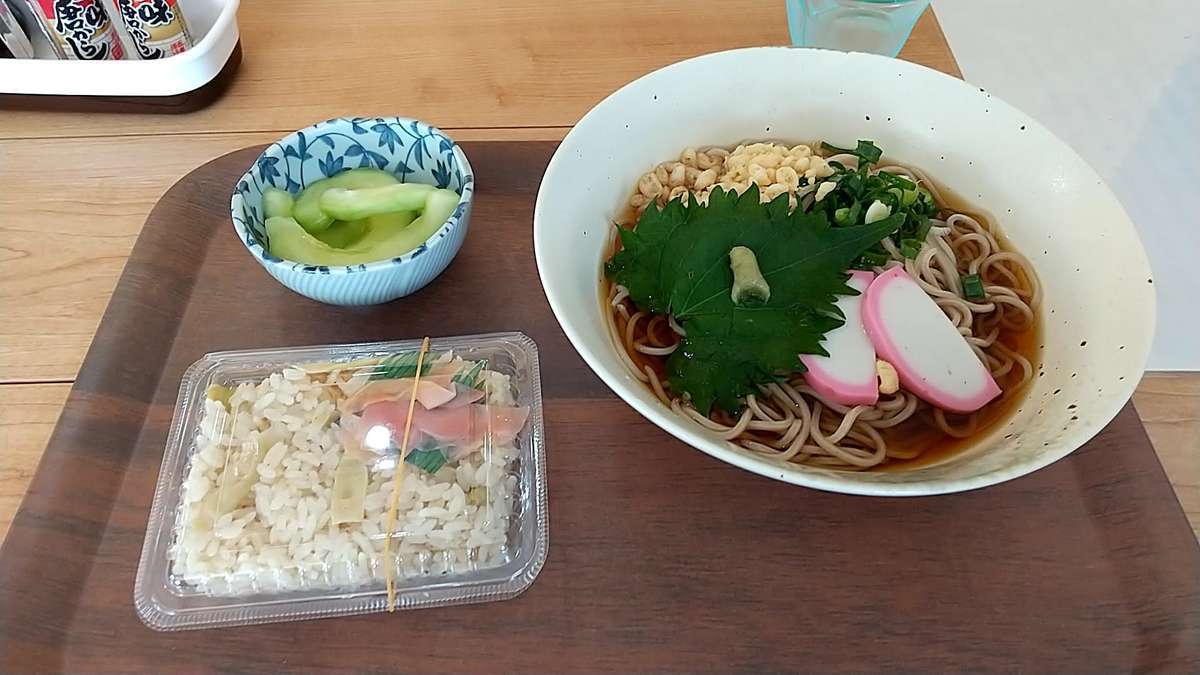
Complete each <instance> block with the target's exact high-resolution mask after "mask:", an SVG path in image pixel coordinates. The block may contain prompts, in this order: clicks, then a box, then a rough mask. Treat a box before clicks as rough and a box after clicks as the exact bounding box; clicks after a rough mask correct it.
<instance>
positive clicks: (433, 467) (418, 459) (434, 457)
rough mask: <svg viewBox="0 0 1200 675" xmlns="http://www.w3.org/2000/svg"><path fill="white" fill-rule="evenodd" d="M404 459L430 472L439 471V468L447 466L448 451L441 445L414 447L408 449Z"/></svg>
mask: <svg viewBox="0 0 1200 675" xmlns="http://www.w3.org/2000/svg"><path fill="white" fill-rule="evenodd" d="M404 461H405V462H408V463H409V464H412V465H413V466H415V467H417V468H418V469H421V470H423V471H426V472H428V473H437V470H438V469H440V468H442V467H443V466H446V462H447V461H449V460H447V459H446V453H445V452H443V451H442V449H441V448H439V447H432V448H426V449H419V448H414V449H412V450H409V451H408V454H407V455H405V456H404Z"/></svg>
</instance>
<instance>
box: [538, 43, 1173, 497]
mask: <svg viewBox="0 0 1200 675" xmlns="http://www.w3.org/2000/svg"><path fill="white" fill-rule="evenodd" d="M778 50H788V51H791V52H795V53H797V54H804V53H821V54H822V55H824V56H823V58H833V59H853V60H858V59H866V60H870V61H874V62H876V63H878V64H880V65H884V64H886V65H887V66H888V67H891V68H894V69H897V70H900V71H910V72H916V73H922V74H925V73H931V74H933V75H934V76H935V77H939V78H942V79H944V80H947V81H949V82H951V83H953V86H956V87H961V88H962V89H963V90H964V91H975V90H977V89H978V87H975V86H974V85H972V84H970V83H969V82H967V81H966V80H965V79H960V78H957V77H954V76H952V75H948V74H946V73H943V72H941V71H938V70H935V69H933V68H929V67H926V66H923V65H921V64H918V63H912V62H910V61H904V60H901V59H895V58H890V57H885V56H879V55H875V54H865V53H860V52H838V51H832V50H824V49H811V48H797V47H784V46H773V47H743V48H739V49H730V50H724V51H718V52H710V53H707V54H701V55H699V56H694V57H691V58H688V59H684V60H681V61H677V62H675V63H671V64H668V65H666V66H663V67H661V68H657V69H655V70H652V71H650V72H648V73H645V74H643V75H641V76H639V77H637V78H636V79H634V80H631V81H630V82H627V83H626V84H624V85H622V86H621V87H620V88H618V89H617V90H615V91H613V92H612V93H610V94H609V95H608V96H606V97H604V99H603V100H601V101H600V102H598V103H596V104H595V105H594V106H592V108H591V109H589V110H588V111H587V112H586V113H585V114H584V115H583V117H581V118H580V119H579V121H578V122H576V123H575V125H574V126H572V128H571V130H570V131H569V132H568V133H567V134H566V136H564V137H563V140H562V142H561V143H560V144H559V146H558V148H557V149H556V150H555V152H554V155H553V156H552V157H551V158H550V161H549V163H548V164H547V165H546V169H545V172H544V173H543V174H542V182H541V184H540V185H539V186H538V195H537V199H536V201H535V204H534V210H533V243H534V258H535V261H536V263H537V269H538V277H539V280H540V281H541V284H542V290H543V292H544V293H545V295H546V299H547V301H548V302H549V303H550V309H551V311H552V312H553V313H554V318H555V319H556V320H557V321H558V324H559V326H560V327H561V328H562V330H563V333H565V334H566V336H567V339H568V340H569V341H570V343H571V346H572V347H574V348H575V351H576V352H577V353H578V354H579V355H580V357H581V358H582V359H583V360H584V362H585V363H587V365H588V367H589V368H591V370H592V372H593V373H595V374H596V376H597V377H599V378H600V379H601V381H603V382H604V384H605V385H607V386H608V388H609V389H611V390H612V391H613V393H615V394H616V395H617V397H618V398H619V399H621V400H622V401H624V402H625V404H626V405H628V406H630V407H631V408H633V409H634V410H635V411H637V412H638V414H640V415H642V417H644V418H646V419H647V420H649V421H650V422H651V423H653V424H654V425H655V426H657V427H659V428H660V429H663V430H664V431H666V432H667V433H669V434H671V435H672V436H674V437H675V438H677V439H679V440H680V441H682V442H684V443H685V444H687V445H689V446H691V447H692V448H695V449H696V450H699V451H700V452H703V453H705V454H707V455H709V456H711V457H714V458H716V459H718V460H721V461H723V462H726V463H728V464H732V465H733V466H736V467H738V468H740V469H744V470H746V471H750V472H752V473H756V474H758V475H760V476H764V477H767V478H772V479H775V480H780V481H783V482H786V483H791V484H793V485H800V486H804V487H809V488H814V489H818V490H824V491H827V492H836V493H841V494H851V495H860V496H873V497H921V496H933V495H943V494H953V493H957V492H965V491H968V490H975V489H979V488H984V487H989V486H992V485H997V484H999V483H1004V482H1007V481H1009V480H1012V479H1015V478H1020V477H1021V476H1025V475H1028V474H1031V473H1033V472H1035V471H1038V470H1039V469H1042V468H1045V467H1047V466H1049V465H1050V464H1053V463H1054V462H1057V461H1058V460H1060V459H1062V458H1063V457H1066V456H1067V455H1069V454H1071V453H1072V452H1074V451H1075V450H1077V449H1078V448H1080V447H1082V446H1083V445H1084V444H1085V443H1087V442H1089V441H1090V440H1091V439H1093V438H1095V437H1096V435H1098V434H1099V433H1100V431H1101V430H1103V428H1104V427H1106V426H1107V425H1108V423H1109V422H1111V421H1112V420H1113V419H1114V418H1115V417H1116V416H1117V414H1118V413H1119V412H1120V411H1121V410H1122V409H1123V408H1124V407H1125V405H1126V404H1127V403H1128V401H1129V399H1130V397H1131V396H1132V395H1133V392H1134V390H1135V389H1136V388H1137V383H1138V381H1140V379H1141V375H1142V374H1144V373H1145V370H1146V363H1147V360H1148V359H1149V350H1150V343H1151V342H1152V339H1151V338H1152V337H1153V333H1154V326H1155V323H1156V315H1157V298H1156V296H1155V294H1154V293H1151V294H1150V296H1149V299H1148V301H1147V302H1148V306H1147V307H1146V311H1147V312H1148V314H1149V321H1147V322H1146V324H1145V326H1144V327H1143V329H1142V330H1143V331H1145V332H1146V336H1145V337H1146V339H1145V340H1144V342H1143V344H1144V345H1145V348H1144V350H1143V353H1142V354H1141V355H1140V357H1139V358H1138V362H1139V365H1138V367H1137V369H1136V373H1134V372H1132V371H1131V373H1130V375H1134V374H1136V375H1137V377H1126V378H1125V381H1124V382H1123V386H1122V387H1121V388H1120V389H1119V390H1117V391H1115V392H1114V395H1113V396H1111V397H1108V398H1107V400H1108V401H1109V402H1110V403H1109V404H1108V405H1107V408H1105V409H1102V410H1099V411H1098V414H1097V415H1096V416H1095V418H1094V420H1095V421H1094V422H1093V423H1092V424H1091V425H1089V427H1088V428H1085V429H1082V430H1081V432H1080V434H1079V437H1080V438H1084V440H1083V441H1081V442H1078V443H1076V442H1075V441H1066V442H1063V443H1061V444H1060V445H1057V446H1053V447H1049V448H1046V449H1045V451H1044V452H1041V453H1039V454H1037V455H1034V456H1032V457H1030V458H1028V459H1025V460H1020V461H1017V462H1014V463H1012V464H1008V465H1005V466H1002V467H999V468H996V469H992V470H990V471H986V472H983V473H980V474H977V475H974V476H970V477H966V478H955V479H946V478H928V479H918V480H913V481H908V482H895V483H888V482H878V483H876V482H865V481H858V480H855V476H856V475H857V474H855V473H854V472H838V473H836V474H835V473H834V472H832V471H828V470H820V471H817V470H805V469H803V468H801V467H799V466H780V465H778V464H776V463H772V462H771V461H770V460H769V459H767V458H760V457H752V456H750V455H747V454H743V453H741V452H738V451H736V450H734V449H732V448H731V447H730V446H729V444H728V443H726V442H719V441H716V440H714V439H712V438H709V437H707V436H705V435H702V434H701V433H700V430H699V429H698V428H695V427H693V426H691V425H690V424H685V421H686V420H685V419H684V418H683V417H682V416H679V415H676V414H674V413H669V411H667V412H664V411H662V410H660V409H658V408H657V407H655V406H652V405H650V404H649V403H647V402H645V401H643V400H641V399H640V398H638V397H636V396H633V395H631V394H629V393H628V392H629V391H630V386H629V383H628V382H626V381H624V380H623V379H622V378H621V376H620V374H619V373H614V372H609V370H608V367H607V366H606V365H602V363H601V359H600V356H599V355H598V354H596V353H594V352H593V351H592V350H590V349H588V348H587V347H586V346H585V344H584V342H583V339H582V336H581V335H580V333H579V331H577V330H576V327H575V326H574V325H572V324H571V323H569V322H568V321H566V320H564V316H565V309H566V302H565V301H564V299H563V298H562V297H561V296H560V295H559V293H558V291H557V290H556V289H555V287H554V286H553V284H551V283H549V281H548V269H547V266H546V264H545V261H546V258H547V255H548V252H547V251H545V250H544V249H543V236H544V235H543V234H542V233H543V232H544V231H545V230H546V228H548V227H550V225H548V224H547V222H546V221H547V218H548V216H547V215H546V213H545V209H546V205H545V203H544V198H545V195H546V193H545V191H544V190H543V189H542V188H543V187H544V186H545V185H546V181H547V179H548V178H549V177H551V176H553V175H555V174H556V173H557V172H558V171H560V170H561V169H560V168H559V167H560V165H562V164H564V163H565V162H567V161H569V158H568V157H567V155H568V154H569V153H570V152H571V149H572V147H573V143H572V141H573V140H574V139H575V138H576V137H577V136H578V135H580V134H581V133H583V132H581V131H580V128H581V127H582V126H583V125H584V123H585V122H587V121H588V119H589V118H591V117H593V116H595V115H598V114H599V113H598V112H597V111H598V110H599V109H601V108H602V107H604V106H605V105H606V104H608V103H609V102H610V101H611V100H613V99H615V98H617V97H618V96H621V95H622V94H623V92H625V91H626V90H628V89H630V88H632V87H634V86H636V85H638V84H639V83H641V82H642V81H644V80H647V79H649V78H653V77H660V76H662V74H663V73H667V72H670V71H672V70H675V69H680V68H684V67H686V66H688V65H690V64H693V63H696V62H704V61H709V60H717V59H726V58H737V57H739V56H744V55H749V54H755V53H766V52H776V51H778ZM992 101H993V105H999V106H1007V107H1009V108H1011V109H1012V110H1013V111H1018V109H1017V108H1016V107H1015V106H1012V105H1011V104H1008V103H1007V102H1005V101H1002V100H999V99H997V98H994V97H993V99H992ZM1021 114H1022V115H1024V117H1025V118H1026V119H1027V120H1028V122H1027V125H1028V126H1029V128H1031V129H1037V130H1039V131H1041V132H1043V133H1044V134H1046V135H1047V136H1048V137H1050V138H1051V139H1053V141H1054V142H1057V143H1058V144H1059V145H1061V146H1062V148H1063V149H1064V150H1065V151H1066V153H1067V154H1068V155H1069V156H1070V157H1072V158H1073V159H1075V160H1076V161H1078V163H1079V165H1080V166H1081V167H1083V169H1084V170H1085V171H1087V172H1089V173H1090V174H1091V175H1090V178H1094V179H1095V180H1096V181H1097V182H1098V183H1099V184H1100V185H1102V186H1103V188H1104V189H1105V191H1107V192H1109V193H1110V194H1112V189H1111V188H1110V187H1109V186H1108V184H1107V183H1106V182H1104V181H1103V179H1102V178H1101V177H1100V175H1099V174H1098V173H1096V171H1095V169H1093V168H1092V166H1091V165H1090V164H1088V163H1087V161H1086V160H1084V159H1083V157H1081V156H1080V155H1079V153H1077V152H1076V151H1075V149H1074V148H1072V147H1071V146H1070V145H1069V144H1068V143H1067V142H1066V141H1064V140H1062V139H1061V138H1059V137H1058V136H1057V135H1056V134H1054V133H1053V132H1051V131H1050V130H1049V129H1047V128H1046V127H1045V126H1044V125H1042V124H1041V123H1040V122H1038V121H1037V120H1036V119H1035V118H1033V117H1032V116H1030V115H1027V114H1025V113H1021ZM1113 203H1114V204H1115V206H1116V208H1117V209H1119V211H1120V215H1121V216H1122V217H1123V220H1124V222H1125V223H1126V224H1127V225H1128V227H1129V228H1130V230H1131V231H1132V232H1133V235H1134V237H1135V239H1136V240H1137V242H1138V244H1139V250H1140V252H1141V257H1140V260H1141V261H1142V263H1143V266H1144V267H1145V271H1146V273H1147V275H1150V276H1151V277H1152V273H1151V270H1150V265H1149V259H1148V257H1147V256H1146V253H1145V246H1144V245H1142V244H1141V238H1140V236H1138V233H1137V228H1136V227H1135V226H1134V225H1133V221H1132V220H1131V219H1130V218H1129V214H1128V213H1127V212H1126V211H1125V208H1124V206H1122V205H1121V204H1120V201H1119V200H1117V199H1116V197H1115V195H1113ZM1135 262H1136V261H1135ZM1131 264H1133V263H1132V262H1131ZM599 273H600V270H599V269H598V270H597V274H599ZM599 279H600V277H599V276H597V281H599ZM597 297H599V296H597ZM607 341H608V342H610V343H611V338H609V339H608V340H607ZM609 346H610V347H611V348H613V349H616V346H615V345H611V344H610V345H609ZM668 413H669V414H668Z"/></svg>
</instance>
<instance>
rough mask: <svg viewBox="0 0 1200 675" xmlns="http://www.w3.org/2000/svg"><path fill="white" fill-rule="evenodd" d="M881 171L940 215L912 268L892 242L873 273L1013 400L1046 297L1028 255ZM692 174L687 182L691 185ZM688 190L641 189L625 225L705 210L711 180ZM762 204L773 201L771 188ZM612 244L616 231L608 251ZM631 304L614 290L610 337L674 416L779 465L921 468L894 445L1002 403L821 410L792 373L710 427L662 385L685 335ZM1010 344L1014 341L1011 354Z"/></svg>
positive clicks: (973, 418)
mask: <svg viewBox="0 0 1200 675" xmlns="http://www.w3.org/2000/svg"><path fill="white" fill-rule="evenodd" d="M801 147H802V146H801ZM705 152H706V153H707V155H706V156H708V157H709V162H710V166H709V167H704V168H705V169H708V168H713V169H714V170H715V171H716V173H717V174H718V175H719V174H721V173H722V172H721V171H720V170H719V169H720V167H721V166H722V163H723V162H724V161H725V160H726V159H727V158H728V152H727V151H723V150H720V149H717V150H715V151H712V150H710V151H705ZM686 154H687V152H686V151H685V155H686ZM694 156H695V153H694V152H693V157H694ZM826 160H827V161H838V162H841V163H842V164H843V165H844V166H847V167H849V168H852V169H853V168H856V167H857V166H858V158H857V157H855V156H853V155H835V156H832V157H828V158H826ZM664 164H665V163H664ZM677 164H686V162H682V163H677ZM701 164H703V161H702V162H701ZM663 168H664V165H659V167H658V169H656V171H658V172H659V173H660V174H662V173H667V174H668V175H670V173H672V172H673V171H674V167H671V169H670V170H667V171H663V170H662V169H663ZM696 168H697V169H699V167H696ZM875 171H886V172H889V173H892V174H897V175H901V176H905V177H907V178H909V179H910V180H912V181H913V182H915V183H917V184H918V185H920V186H921V187H923V188H924V189H926V190H928V191H929V192H930V194H931V195H932V196H933V198H934V201H935V202H936V203H937V206H938V208H939V209H940V212H939V214H938V216H937V217H936V218H934V219H933V220H932V227H930V229H929V234H928V236H927V237H926V240H925V244H924V246H923V247H922V248H921V251H920V253H919V254H918V255H917V256H916V257H915V258H912V259H906V258H904V256H903V255H902V254H901V252H900V250H899V248H898V247H897V245H896V243H895V242H893V241H891V240H890V239H885V240H884V241H883V242H882V244H883V247H884V249H885V250H886V251H887V252H888V254H889V257H890V258H891V259H890V260H889V261H888V262H887V263H886V264H885V265H883V266H882V267H878V268H876V272H882V271H884V270H886V269H890V268H892V267H895V266H903V267H904V270H905V271H906V272H907V273H908V275H909V276H910V277H912V278H913V279H914V280H916V282H917V283H918V284H919V285H920V287H921V288H922V289H924V290H925V292H926V293H928V294H929V295H930V296H931V297H932V298H933V300H934V302H935V303H937V305H938V306H939V307H941V309H942V310H943V311H944V312H945V313H946V316H948V317H949V318H950V320H951V321H952V322H953V323H954V325H955V326H957V327H958V329H959V332H960V333H962V335H963V336H964V337H965V338H966V340H967V342H968V344H970V346H971V348H972V349H973V350H974V351H975V353H976V355H978V356H979V358H980V360H981V361H982V362H983V363H984V364H985V365H986V366H987V368H988V369H989V370H990V371H991V373H992V376H993V377H994V378H995V379H996V382H997V384H999V385H1000V387H1001V389H1002V390H1003V395H1002V398H1001V399H1000V400H1001V401H1003V400H1006V399H1009V398H1010V397H1012V396H1013V395H1014V394H1016V393H1017V392H1019V391H1021V389H1022V387H1023V385H1025V384H1026V383H1027V382H1029V381H1030V380H1031V379H1032V378H1033V377H1034V373H1033V371H1034V365H1033V363H1031V362H1030V360H1029V359H1028V358H1026V357H1025V356H1023V355H1022V354H1020V353H1018V352H1017V351H1016V350H1014V349H1013V348H1012V346H1011V344H1012V342H1011V336H1016V335H1019V334H1023V333H1026V332H1028V331H1032V330H1034V328H1035V326H1036V321H1037V309H1038V306H1039V305H1040V303H1041V294H1042V291H1041V287H1040V286H1039V284H1038V280H1037V276H1036V275H1035V273H1034V271H1033V268H1032V266H1031V265H1030V264H1029V262H1028V260H1026V259H1025V257H1024V256H1022V255H1021V254H1020V253H1017V252H1016V251H1013V250H1012V249H1010V248H1007V247H1006V246H1005V245H1004V244H1003V239H1002V237H1001V235H1000V233H999V232H998V231H997V229H996V228H995V226H994V225H993V224H992V223H991V222H990V221H989V220H987V219H981V218H976V217H974V216H971V215H969V214H966V213H960V212H957V211H955V210H953V209H951V208H950V205H949V202H948V201H947V199H946V198H945V195H943V194H942V193H941V192H940V191H939V190H938V188H937V185H936V184H935V183H933V181H931V180H930V179H929V177H928V176H926V175H925V174H924V173H922V172H921V171H920V170H918V169H915V168H913V167H909V166H905V165H901V164H895V163H893V164H890V165H885V166H880V167H877V168H876V169H875V170H873V171H872V173H874V172H875ZM648 175H650V174H648ZM695 175H696V174H690V175H689V178H694V177H695ZM693 183H694V184H693V186H683V187H681V186H678V185H675V186H673V187H669V186H668V184H667V182H666V181H662V182H661V185H660V187H661V188H662V190H661V192H662V194H661V195H655V194H647V190H645V189H640V190H639V191H636V192H635V193H634V198H633V199H631V203H630V206H631V207H633V208H634V209H636V212H627V215H626V216H625V217H624V220H625V221H626V222H623V223H620V224H621V225H623V226H626V227H629V226H631V225H632V223H633V221H635V220H636V216H637V213H638V212H640V210H641V209H643V208H645V204H647V203H648V202H649V201H652V200H654V199H655V198H656V197H657V199H658V201H659V202H660V203H662V202H663V201H665V199H664V198H669V199H675V198H678V197H680V195H687V194H691V193H693V192H695V193H696V194H697V196H698V197H700V198H701V201H702V202H703V197H704V196H705V194H706V192H705V191H704V190H702V189H695V187H696V186H699V185H700V184H701V183H709V181H706V180H705V179H704V178H701V179H700V181H699V182H695V181H693ZM640 187H642V186H640ZM814 190H815V181H813V182H812V184H809V185H807V186H804V187H799V188H798V189H795V190H794V191H792V192H791V194H792V205H793V207H795V206H796V205H797V204H798V205H800V206H802V207H807V206H808V205H809V204H811V202H812V199H813V194H812V193H813V191H814ZM764 194H765V195H766V196H767V197H773V196H775V195H773V194H771V192H770V188H769V187H768V188H767V189H766V190H764ZM775 194H779V192H778V191H777V192H776V193H775ZM615 236H616V228H614V229H613V237H614V240H613V242H612V244H611V245H612V246H615ZM610 250H612V249H611V248H610ZM967 274H978V275H979V277H980V279H981V280H982V281H983V285H984V290H985V292H986V296H987V297H986V300H984V301H980V302H973V301H970V300H967V299H965V298H964V296H963V288H962V277H963V276H964V275H967ZM628 295H629V294H628V292H627V291H626V290H625V289H624V288H623V287H621V286H619V285H616V284H610V285H609V289H608V293H607V300H606V303H607V304H606V307H607V311H606V315H607V318H608V329H609V334H610V337H611V338H612V340H613V342H614V344H615V345H616V346H617V353H618V354H619V355H620V357H621V359H622V361H623V362H624V363H625V365H626V367H628V369H629V371H630V372H631V373H632V374H633V375H634V376H635V377H637V378H638V379H639V380H641V381H642V382H644V383H646V384H647V385H648V386H649V387H650V388H651V390H653V391H654V393H655V395H656V396H657V397H658V398H659V399H660V400H661V401H662V402H663V403H664V404H665V405H668V406H670V407H671V409H672V410H674V411H675V412H676V413H678V414H680V415H684V416H687V417H689V418H690V419H692V420H694V421H695V422H696V423H698V424H700V425H701V426H703V427H705V428H707V429H709V430H711V431H713V432H714V433H716V434H718V435H719V436H720V437H721V438H724V439H726V440H727V441H729V442H731V443H735V444H737V445H740V446H742V447H744V448H747V449H749V450H752V451H755V452H758V453H762V454H764V455H767V456H770V457H774V458H777V459H779V460H784V461H788V462H796V463H800V464H807V465H812V466H821V467H829V468H837V469H845V470H862V469H870V468H872V467H878V466H880V465H883V464H885V463H888V462H895V461H899V460H911V459H915V458H916V457H918V456H919V455H920V454H921V453H922V451H923V450H924V448H925V447H927V445H926V446H922V445H920V444H913V443H900V442H896V437H898V436H900V435H911V434H913V433H914V432H916V433H920V431H921V429H925V430H926V431H932V432H933V433H934V434H935V435H938V436H940V437H942V438H946V437H949V438H954V439H957V438H966V437H968V436H971V435H972V434H974V433H976V431H977V430H978V429H979V428H980V426H981V425H983V424H985V423H986V422H987V421H988V419H990V418H988V415H989V412H990V410H991V408H992V407H994V406H995V405H996V404H997V402H993V403H992V404H990V405H989V406H988V407H985V408H984V409H983V410H981V411H979V412H977V413H974V414H972V415H966V416H963V415H953V414H948V413H946V412H945V411H943V410H940V409H937V408H934V407H932V406H930V405H928V404H927V403H925V402H923V401H921V400H920V399H918V398H917V397H916V396H914V395H913V394H910V393H908V392H906V391H904V390H903V389H901V390H899V391H897V392H896V393H895V394H891V395H881V396H880V399H879V401H878V403H876V404H875V405H872V406H865V405H859V406H852V407H848V406H844V405H839V404H837V403H834V402H832V401H829V400H826V399H824V398H823V397H822V396H820V395H818V394H817V393H816V392H815V391H813V389H812V388H811V387H809V386H808V385H807V384H806V383H805V381H804V376H803V375H802V374H794V375H792V376H790V377H787V378H784V379H782V380H781V381H779V382H774V383H770V384H766V385H763V386H761V387H760V388H759V392H758V394H755V395H751V396H747V397H746V400H745V407H744V408H743V410H742V411H741V413H740V414H739V415H738V416H737V417H733V416H731V415H729V414H728V413H725V412H723V411H719V410H714V411H713V413H712V414H711V415H707V416H706V415H704V414H702V413H700V412H699V411H697V410H696V409H695V408H693V407H692V406H691V405H690V404H689V403H688V402H687V401H686V400H685V399H683V398H680V397H679V396H678V395H675V394H674V393H672V392H671V391H670V390H669V388H668V385H667V384H666V383H665V382H664V379H663V373H664V372H665V370H664V366H663V364H664V363H665V359H666V357H667V356H669V355H670V354H671V353H672V352H673V351H674V350H675V349H676V348H677V347H678V345H679V340H680V337H681V336H682V335H683V334H684V333H683V329H682V328H681V327H680V326H679V324H678V323H677V322H676V321H675V319H674V317H669V316H661V315H658V316H652V315H650V314H648V313H646V312H643V311H640V310H638V309H637V308H636V307H635V306H634V305H633V303H632V302H631V301H630V300H629V297H628ZM1005 336H1010V339H1009V343H1008V344H1006V339H1005ZM918 425H919V426H918ZM897 428H902V429H903V434H901V433H899V432H894V431H893V430H896V429H897Z"/></svg>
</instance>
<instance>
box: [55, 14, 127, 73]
mask: <svg viewBox="0 0 1200 675" xmlns="http://www.w3.org/2000/svg"><path fill="white" fill-rule="evenodd" d="M37 6H38V8H39V9H41V11H42V16H40V17H38V18H40V19H41V20H42V21H43V22H45V24H46V25H47V26H48V27H49V28H50V29H51V32H53V33H54V37H55V38H56V39H57V42H58V47H59V49H60V50H61V51H62V52H63V54H64V55H65V56H66V57H67V58H70V59H80V60H84V61H103V60H106V59H121V58H125V49H124V48H123V47H122V46H121V40H120V38H118V37H117V32H116V30H114V29H113V25H112V20H111V19H109V17H108V12H106V11H105V10H104V5H102V4H100V0H37Z"/></svg>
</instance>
